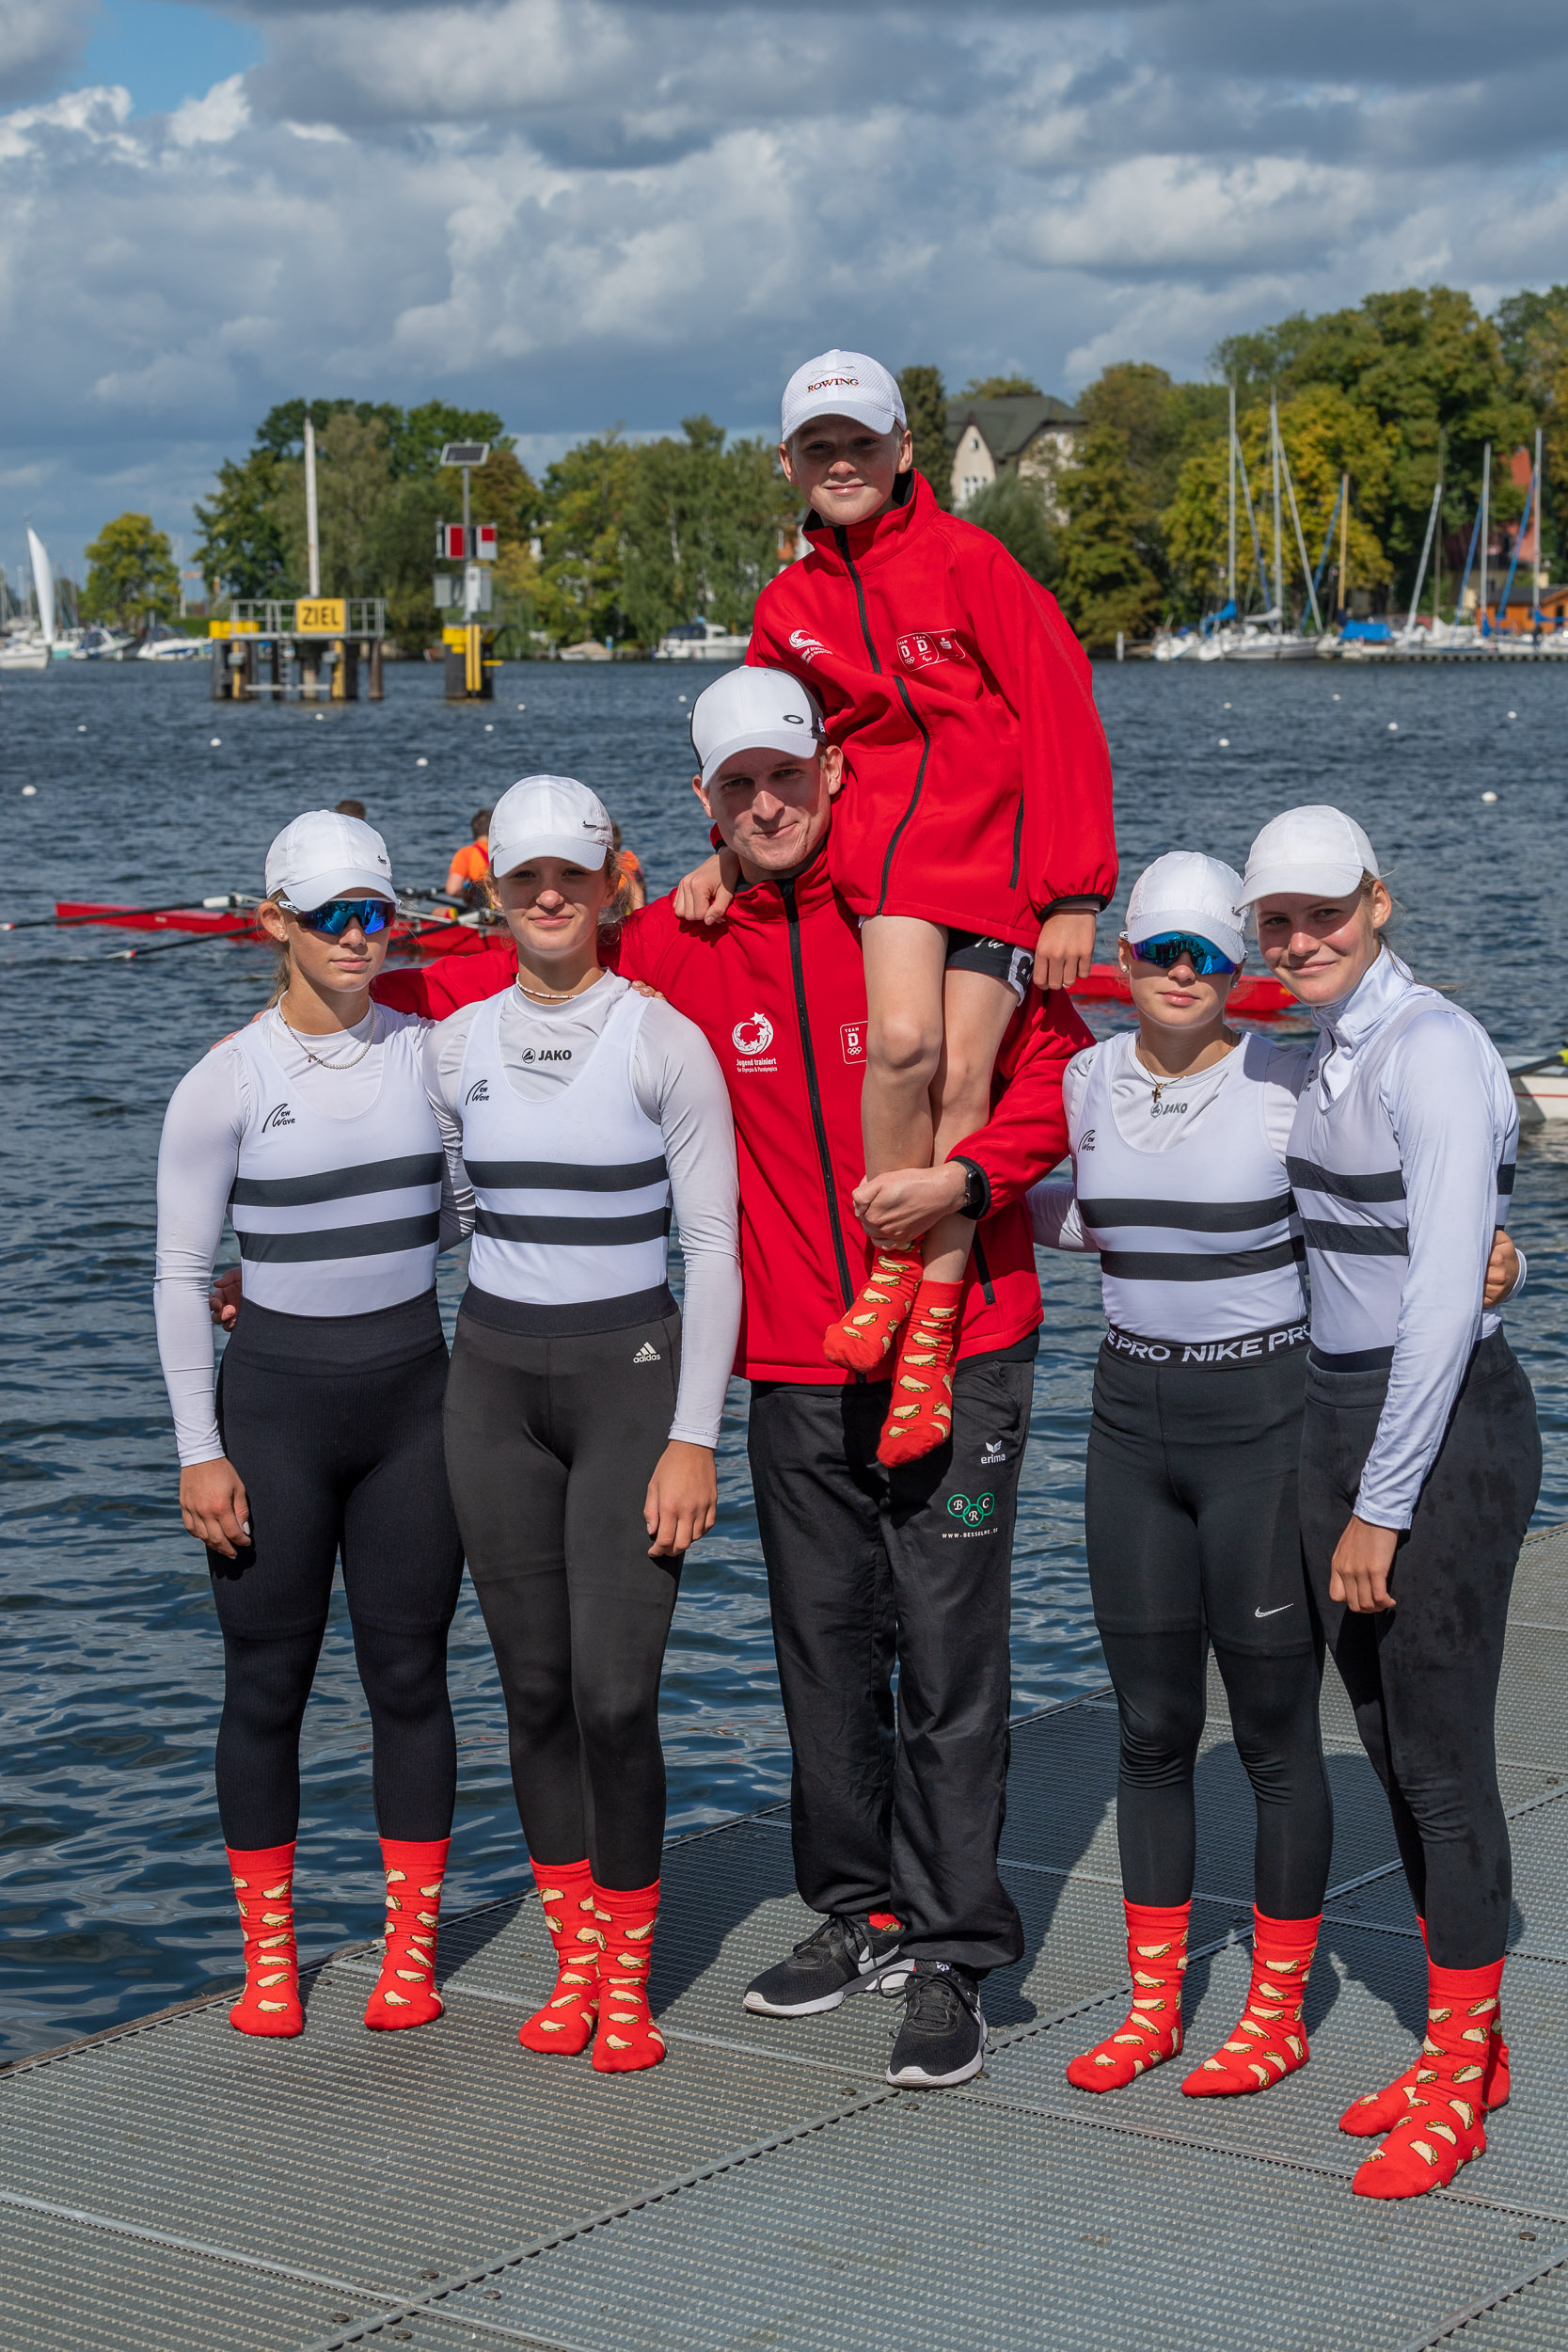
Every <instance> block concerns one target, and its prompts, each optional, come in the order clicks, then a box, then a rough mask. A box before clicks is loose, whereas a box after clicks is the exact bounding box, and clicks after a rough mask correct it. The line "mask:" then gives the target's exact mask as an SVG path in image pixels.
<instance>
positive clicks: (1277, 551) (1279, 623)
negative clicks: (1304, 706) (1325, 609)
mask: <svg viewBox="0 0 1568 2352" xmlns="http://www.w3.org/2000/svg"><path fill="white" fill-rule="evenodd" d="M1269 438H1270V441H1271V442H1272V443H1273V447H1274V602H1275V612H1277V613H1278V615H1279V618H1278V619H1277V620H1276V621H1275V629H1276V630H1279V629H1283V628H1284V627H1285V542H1284V539H1283V538H1282V537H1281V536H1280V529H1279V520H1280V517H1279V404H1278V402H1277V401H1276V400H1275V396H1274V394H1273V393H1272V392H1271V393H1270V394H1269Z"/></svg>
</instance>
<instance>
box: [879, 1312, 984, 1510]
mask: <svg viewBox="0 0 1568 2352" xmlns="http://www.w3.org/2000/svg"><path fill="white" fill-rule="evenodd" d="M962 1295H963V1284H962V1283H961V1282H922V1283H921V1285H920V1289H919V1291H918V1293H917V1295H916V1297H915V1302H914V1305H913V1306H912V1307H911V1310H910V1319H909V1321H908V1323H906V1324H905V1326H904V1333H903V1337H902V1338H901V1340H900V1341H899V1343H898V1361H897V1364H896V1366H895V1371H894V1375H893V1402H892V1404H891V1405H890V1406H888V1414H887V1419H886V1421H885V1422H883V1423H882V1435H881V1438H880V1441H879V1444H878V1447H877V1459H878V1461H879V1462H881V1463H883V1464H885V1466H886V1467H887V1468H888V1469H889V1470H896V1469H897V1467H898V1465H899V1463H900V1462H918V1461H919V1459H920V1458H921V1456H922V1454H934V1453H935V1452H936V1450H937V1448H938V1446H939V1445H945V1444H946V1443H947V1440H948V1438H950V1437H951V1436H952V1435H953V1363H954V1359H955V1358H956V1357H957V1355H958V1300H959V1298H960V1297H961V1296H962Z"/></svg>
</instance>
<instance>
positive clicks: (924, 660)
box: [898, 628, 967, 670]
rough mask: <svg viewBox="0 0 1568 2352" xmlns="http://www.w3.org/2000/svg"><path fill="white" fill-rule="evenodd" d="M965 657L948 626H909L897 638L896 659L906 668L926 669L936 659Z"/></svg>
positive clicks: (944, 659) (951, 659)
mask: <svg viewBox="0 0 1568 2352" xmlns="http://www.w3.org/2000/svg"><path fill="white" fill-rule="evenodd" d="M966 658H967V657H966V655H965V653H964V649H963V647H962V646H961V645H960V644H959V643H958V639H957V638H956V637H955V636H954V634H953V632H952V630H951V629H950V628H911V629H909V630H907V631H906V633H905V634H904V635H903V636H902V637H900V638H899V640H898V659H899V660H900V661H901V662H902V663H903V665H904V667H905V669H906V670H928V669H930V668H931V667H932V666H933V664H934V663H936V662H938V661H962V660H966Z"/></svg>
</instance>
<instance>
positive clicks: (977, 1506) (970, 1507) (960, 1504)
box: [947, 1495, 996, 1527]
mask: <svg viewBox="0 0 1568 2352" xmlns="http://www.w3.org/2000/svg"><path fill="white" fill-rule="evenodd" d="M947 1508H948V1509H949V1511H951V1512H952V1514H953V1517H954V1518H956V1519H962V1521H963V1523H964V1525H965V1526H966V1527H979V1526H981V1525H983V1523H984V1522H985V1521H986V1520H987V1519H989V1518H990V1515H991V1513H992V1512H993V1511H994V1510H995V1508H996V1497H995V1496H994V1495H976V1496H975V1497H974V1501H973V1502H971V1501H970V1498H969V1497H968V1495H949V1496H948V1498H947Z"/></svg>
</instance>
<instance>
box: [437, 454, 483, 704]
mask: <svg viewBox="0 0 1568 2352" xmlns="http://www.w3.org/2000/svg"><path fill="white" fill-rule="evenodd" d="M489 454H490V444H489V442H488V441H449V442H448V443H447V444H446V446H445V448H444V449H443V450H442V452H441V463H442V465H443V466H456V467H457V468H458V469H459V470H460V471H461V473H462V476H463V520H462V521H461V523H437V524H436V560H437V561H438V562H441V563H449V564H462V566H463V570H462V573H461V575H459V574H457V573H454V572H437V573H436V581H435V588H434V592H433V593H434V596H435V601H436V610H437V612H452V611H454V610H455V611H460V612H461V613H462V619H461V622H460V623H458V624H456V625H451V624H449V626H448V627H447V628H444V629H443V630H442V632H441V634H442V638H443V640H444V641H445V644H446V648H447V700H448V702H449V703H466V702H492V701H494V699H495V692H496V675H495V674H496V670H497V668H498V667H499V664H498V663H497V662H496V661H495V660H494V659H493V658H492V657H491V654H490V647H491V645H492V644H494V643H495V631H494V630H493V629H489V628H484V627H483V624H482V623H481V621H480V620H479V617H478V616H479V614H480V613H482V612H490V611H492V610H493V608H494V601H495V599H494V594H493V576H492V574H491V573H490V571H489V570H488V569H487V568H486V567H487V566H488V565H489V564H493V563H494V562H495V560H496V557H497V555H498V554H499V533H498V532H497V529H496V526H495V524H494V523H480V524H479V525H477V527H476V525H475V524H474V523H473V521H472V519H471V517H470V502H469V476H470V475H471V473H472V471H473V469H474V468H475V467H476V466H483V463H484V461H485V459H486V458H487V457H488V456H489Z"/></svg>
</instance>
